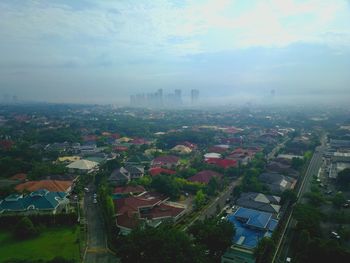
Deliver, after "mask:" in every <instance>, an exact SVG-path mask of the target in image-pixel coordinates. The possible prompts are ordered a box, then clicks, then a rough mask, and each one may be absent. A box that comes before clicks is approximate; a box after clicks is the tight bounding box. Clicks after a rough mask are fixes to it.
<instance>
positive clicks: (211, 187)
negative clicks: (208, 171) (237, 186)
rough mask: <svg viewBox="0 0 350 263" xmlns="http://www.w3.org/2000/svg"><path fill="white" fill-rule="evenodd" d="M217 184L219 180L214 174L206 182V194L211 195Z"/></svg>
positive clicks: (216, 188)
mask: <svg viewBox="0 0 350 263" xmlns="http://www.w3.org/2000/svg"><path fill="white" fill-rule="evenodd" d="M219 186H220V182H219V179H218V178H217V177H216V176H214V177H212V178H210V180H209V183H208V185H207V188H206V192H207V194H208V195H211V196H213V195H215V194H216V192H217V190H218V189H219Z"/></svg>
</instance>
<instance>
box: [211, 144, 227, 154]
mask: <svg viewBox="0 0 350 263" xmlns="http://www.w3.org/2000/svg"><path fill="white" fill-rule="evenodd" d="M229 148H230V146H229V145H225V144H219V145H214V146H212V147H210V148H209V151H210V152H213V153H224V152H226V151H228V149H229Z"/></svg>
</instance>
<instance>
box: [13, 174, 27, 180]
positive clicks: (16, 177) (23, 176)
mask: <svg viewBox="0 0 350 263" xmlns="http://www.w3.org/2000/svg"><path fill="white" fill-rule="evenodd" d="M9 179H11V180H19V181H24V180H26V179H27V174H25V173H18V174H15V175H14V176H11V177H10V178H9Z"/></svg>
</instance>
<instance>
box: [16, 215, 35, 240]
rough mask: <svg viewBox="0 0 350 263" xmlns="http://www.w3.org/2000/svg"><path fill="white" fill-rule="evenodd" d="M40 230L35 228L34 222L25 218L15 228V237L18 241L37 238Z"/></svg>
mask: <svg viewBox="0 0 350 263" xmlns="http://www.w3.org/2000/svg"><path fill="white" fill-rule="evenodd" d="M38 234H39V232H38V230H37V229H36V228H35V227H34V225H33V222H32V221H31V220H30V219H29V218H28V217H23V218H22V219H21V220H20V221H19V222H18V223H17V224H16V226H15V228H14V235H15V237H16V238H18V239H26V238H30V237H34V236H37V235H38Z"/></svg>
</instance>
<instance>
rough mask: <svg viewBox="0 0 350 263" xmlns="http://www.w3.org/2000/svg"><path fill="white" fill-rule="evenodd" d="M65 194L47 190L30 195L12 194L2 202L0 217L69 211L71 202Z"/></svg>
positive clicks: (0, 204) (0, 202)
mask: <svg viewBox="0 0 350 263" xmlns="http://www.w3.org/2000/svg"><path fill="white" fill-rule="evenodd" d="M66 197H67V193H65V192H49V191H48V190H46V189H41V190H37V191H34V192H31V193H30V194H28V195H23V194H12V195H9V196H8V197H6V198H5V199H4V200H0V215H11V214H15V215H17V214H25V215H27V214H37V213H40V214H43V213H44V214H57V213H59V212H61V211H63V210H65V209H67V206H68V203H69V200H68V199H67V198H66Z"/></svg>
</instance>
